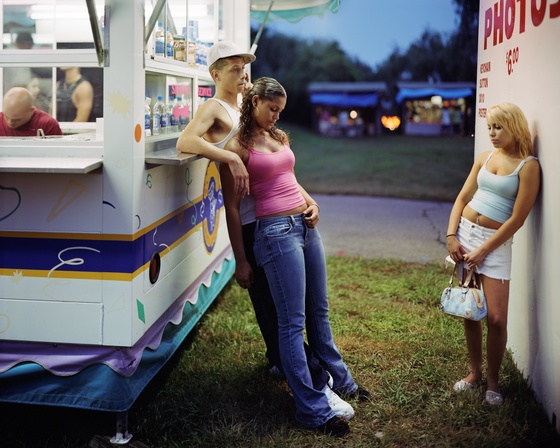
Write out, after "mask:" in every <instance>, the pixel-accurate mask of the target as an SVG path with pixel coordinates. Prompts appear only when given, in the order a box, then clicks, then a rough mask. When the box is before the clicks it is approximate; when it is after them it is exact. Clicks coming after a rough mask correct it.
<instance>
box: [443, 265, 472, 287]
mask: <svg viewBox="0 0 560 448" xmlns="http://www.w3.org/2000/svg"><path fill="white" fill-rule="evenodd" d="M461 264H462V265H464V263H461ZM464 269H466V271H467V275H466V276H465V279H464V281H463V284H461V282H459V286H461V287H463V288H468V287H469V284H470V282H471V279H472V280H473V282H474V286H475V288H478V284H477V282H476V276H473V275H474V269H469V268H464ZM456 271H457V263H455V265H454V266H453V271H452V272H451V278H450V279H449V287H450V288H451V287H452V286H453V277H454V276H455V272H456Z"/></svg>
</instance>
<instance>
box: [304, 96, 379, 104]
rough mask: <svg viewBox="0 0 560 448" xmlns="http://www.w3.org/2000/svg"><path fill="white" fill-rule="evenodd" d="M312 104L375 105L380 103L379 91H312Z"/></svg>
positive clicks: (310, 97) (310, 98)
mask: <svg viewBox="0 0 560 448" xmlns="http://www.w3.org/2000/svg"><path fill="white" fill-rule="evenodd" d="M309 100H310V102H311V104H321V105H323V106H334V107H375V106H377V104H378V103H379V95H378V94H377V93H356V94H352V93H312V94H311V95H310V96H309Z"/></svg>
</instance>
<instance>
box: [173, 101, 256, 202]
mask: <svg viewBox="0 0 560 448" xmlns="http://www.w3.org/2000/svg"><path fill="white" fill-rule="evenodd" d="M220 112H223V107H222V106H221V105H220V104H219V103H217V102H216V101H207V102H206V103H204V104H203V105H202V106H201V107H200V108H199V109H198V110H197V112H196V114H195V116H194V117H193V119H192V120H191V122H190V123H189V124H188V125H187V127H186V128H185V130H184V131H183V132H182V133H181V135H180V136H179V139H178V140H177V150H178V151H181V152H186V153H190V154H199V155H201V156H203V157H206V158H207V159H210V160H214V161H216V162H220V163H223V164H226V165H227V166H228V167H229V169H230V171H231V174H232V176H233V181H234V191H235V193H236V194H237V195H239V196H241V197H243V196H245V195H247V194H249V174H248V173H247V169H246V168H245V165H244V164H243V162H242V161H241V159H240V158H239V156H238V155H237V154H236V153H234V152H231V151H224V150H223V149H220V148H217V147H216V146H214V145H213V144H212V143H210V142H208V141H206V140H204V135H206V134H207V133H208V132H209V131H210V129H211V128H212V126H214V125H215V124H216V123H217V122H218V118H219V113H220ZM230 130H231V129H230ZM228 132H229V131H228Z"/></svg>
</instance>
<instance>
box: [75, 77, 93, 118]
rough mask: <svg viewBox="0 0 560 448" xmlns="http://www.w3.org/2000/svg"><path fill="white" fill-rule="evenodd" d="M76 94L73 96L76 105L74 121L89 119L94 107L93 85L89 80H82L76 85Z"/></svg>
mask: <svg viewBox="0 0 560 448" xmlns="http://www.w3.org/2000/svg"><path fill="white" fill-rule="evenodd" d="M74 93H75V96H74V98H72V101H74V100H75V101H74V105H75V106H76V109H77V111H76V118H74V121H88V120H89V115H90V114H91V110H92V109H93V86H92V85H91V83H90V82H89V81H82V82H81V83H80V84H78V87H76V91H75V92H74Z"/></svg>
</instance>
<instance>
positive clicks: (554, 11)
mask: <svg viewBox="0 0 560 448" xmlns="http://www.w3.org/2000/svg"><path fill="white" fill-rule="evenodd" d="M556 17H560V0H558V2H556V4H554V5H550V18H551V19H555V18H556Z"/></svg>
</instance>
